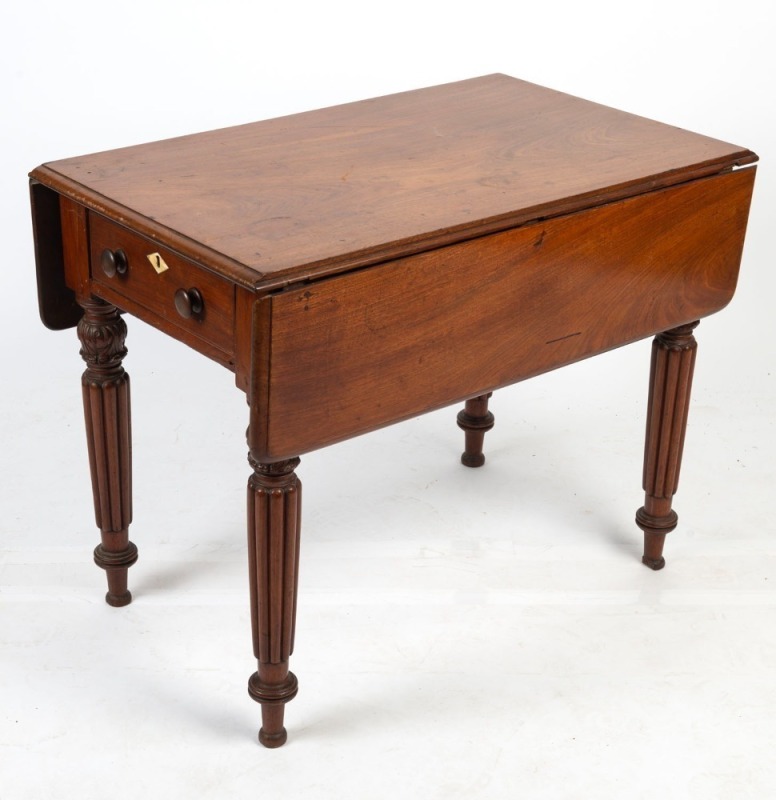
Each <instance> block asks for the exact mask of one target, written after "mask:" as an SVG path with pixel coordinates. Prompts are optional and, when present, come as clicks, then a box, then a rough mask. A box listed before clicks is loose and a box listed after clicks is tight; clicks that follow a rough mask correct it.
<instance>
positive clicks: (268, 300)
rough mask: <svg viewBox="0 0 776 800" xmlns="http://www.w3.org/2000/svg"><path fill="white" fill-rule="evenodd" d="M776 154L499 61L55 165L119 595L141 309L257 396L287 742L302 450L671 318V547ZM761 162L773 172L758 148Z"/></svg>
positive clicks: (95, 478) (261, 513) (44, 293)
mask: <svg viewBox="0 0 776 800" xmlns="http://www.w3.org/2000/svg"><path fill="white" fill-rule="evenodd" d="M756 160H757V157H756V156H755V155H754V154H753V153H752V152H750V151H749V150H746V149H743V148H740V147H736V146H734V145H731V144H726V143H724V142H720V141H717V140H714V139H709V138H707V137H705V136H700V135H697V134H694V133H688V132H687V131H683V130H680V129H677V128H673V127H669V126H667V125H663V124H660V123H657V122H652V121H650V120H646V119H643V118H640V117H636V116H633V115H631V114H626V113H623V112H621V111H616V110H614V109H611V108H606V107H604V106H600V105H597V104H595V103H590V102H587V101H585V100H580V99H578V98H575V97H571V96H569V95H565V94H561V93H559V92H555V91H551V90H549V89H544V88H541V87H539V86H535V85H532V84H530V83H525V82H523V81H519V80H515V79H513V78H510V77H507V76H504V75H490V76H487V77H482V78H476V79H473V80H468V81H461V82H458V83H451V84H447V85H444V86H437V87H434V88H430V89H422V90H419V91H414V92H405V93H402V94H397V95H392V96H389V97H382V98H378V99H374V100H367V101H364V102H360V103H351V104H348V105H343V106H338V107H335V108H329V109H324V110H321V111H313V112H309V113H305V114H296V115H293V116H289V117H284V118H281V119H274V120H269V121H265V122H258V123H254V124H250V125H242V126H238V127H234V128H227V129H224V130H216V131H211V132H208V133H199V134H195V135H192V136H184V137H181V138H177V139H171V140H168V141H163V142H156V143H153V144H145V145H140V146H138V147H128V148H124V149H120V150H114V151H111V152H105V153H98V154H95V155H89V156H83V157H80V158H72V159H67V160H64V161H58V162H55V163H50V164H45V165H43V166H41V167H38V168H37V169H36V170H34V171H33V172H32V174H31V192H32V208H33V221H34V231H35V245H36V261H37V274H38V290H39V299H40V311H41V316H42V319H43V322H44V323H45V324H46V325H47V326H48V327H50V328H54V329H62V328H69V327H73V326H77V328H78V336H79V338H80V341H81V355H82V356H83V358H84V360H85V362H86V371H85V372H84V374H83V379H82V386H83V399H84V409H85V419H86V432H87V441H88V447H89V463H90V466H91V476H92V485H93V490H94V506H95V513H96V519H97V525H98V527H99V528H100V530H101V532H102V541H101V544H99V545H98V546H97V548H96V550H95V553H94V558H95V561H96V562H97V564H98V565H99V566H100V567H102V568H103V569H105V570H106V572H107V578H108V587H109V588H108V594H107V598H106V599H107V601H108V603H110V604H111V605H114V606H123V605H126V604H127V603H129V602H130V599H131V595H130V593H129V591H128V590H127V569H128V567H130V566H131V565H132V564H134V563H135V561H136V559H137V548H136V547H135V545H134V544H132V542H130V541H129V537H128V528H129V524H130V522H131V519H132V488H131V480H132V479H131V444H130V413H129V411H130V406H129V377H128V375H127V373H126V372H125V371H124V369H123V367H122V360H123V358H124V355H125V353H126V350H125V348H124V338H125V334H126V326H125V323H124V320H123V319H122V317H121V316H120V313H121V312H128V313H129V314H132V315H134V316H137V317H140V318H141V319H143V320H145V321H146V322H148V323H150V324H151V325H153V326H155V327H156V328H158V329H159V330H161V331H163V332H164V333H166V334H168V335H169V336H172V337H174V338H176V339H178V340H180V341H182V342H184V343H185V344H187V345H189V346H190V347H193V348H194V349H195V350H197V351H198V352H200V353H202V354H203V355H205V356H208V357H209V358H211V359H215V360H216V361H217V362H219V363H220V364H222V365H223V366H224V367H227V368H228V369H230V370H232V371H233V372H234V374H235V378H236V383H237V386H238V388H239V389H241V390H242V391H243V392H245V393H246V396H247V401H248V404H249V407H250V425H249V430H248V444H249V450H250V453H249V457H248V458H249V462H250V466H251V468H252V474H251V475H250V478H249V480H248V540H249V573H250V587H251V618H252V627H253V644H254V651H255V654H256V658H257V659H258V662H259V667H258V671H257V672H256V673H254V674H253V675H252V676H251V678H250V681H249V692H250V695H251V697H253V699H254V700H256V701H258V702H259V703H260V704H261V709H262V728H261V731H260V733H259V740H260V741H261V742H262V743H263V744H265V745H267V746H268V747H277V746H279V745H281V744H283V742H284V741H285V739H286V731H285V728H284V727H283V712H284V704H285V703H286V702H287V701H288V700H290V699H292V698H293V697H294V696H295V695H296V692H297V680H296V678H295V677H294V675H293V673H291V672H289V669H288V663H289V656H290V654H291V652H292V649H293V641H294V621H295V615H296V597H297V583H298V564H299V533H300V509H301V505H300V504H301V483H300V481H299V479H298V478H297V476H296V472H295V470H296V467H297V466H298V464H299V456H300V455H301V454H303V453H306V452H309V451H311V450H314V449H316V448H319V447H323V446H325V445H329V444H333V443H335V442H339V441H342V440H344V439H348V438H350V437H352V436H357V435H359V434H362V433H367V432H369V431H372V430H375V429H376V428H379V427H382V426H384V425H389V424H391V423H393V422H397V421H398V420H403V419H407V418H409V417H413V416H415V415H417V414H421V413H423V412H426V411H430V410H432V409H437V408H441V407H443V406H446V405H449V404H451V403H456V402H463V401H465V407H464V409H463V410H462V411H461V412H460V413H459V414H458V424H459V425H460V426H461V428H463V430H464V431H465V434H466V437H465V438H466V445H465V448H466V449H465V452H464V454H463V456H462V461H463V463H464V464H465V465H467V466H470V467H476V466H480V465H482V463H483V461H484V456H483V455H482V444H483V436H484V434H485V432H486V431H487V430H489V429H490V428H491V427H492V425H493V416H492V414H491V413H490V412H489V411H488V397H489V394H490V392H492V391H493V390H494V389H497V388H499V387H502V386H506V385H508V384H511V383H514V382H515V381H519V380H522V379H524V378H529V377H531V376H533V375H538V374H539V373H542V372H546V371H547V370H551V369H554V368H556V367H560V366H563V365H564V364H570V363H572V362H574V361H578V360H580V359H582V358H587V357H588V356H592V355H595V354H597V353H601V352H604V351H606V350H609V349H611V348H614V347H618V346H620V345H623V344H626V343H629V342H633V341H636V340H638V339H641V338H643V337H646V336H650V335H654V334H656V338H655V340H654V344H653V350H652V371H651V378H650V395H649V409H648V419H647V434H646V448H645V459H644V475H643V487H644V490H645V501H644V505H643V507H641V508H640V509H639V510H638V512H637V513H636V522H637V524H638V525H639V527H641V528H642V529H643V531H644V541H645V546H644V558H643V560H644V563H645V564H647V565H648V566H650V567H652V568H653V569H660V568H661V567H662V566H663V565H664V563H665V562H664V560H663V557H662V549H663V540H664V538H665V535H666V533H667V532H669V531H671V530H673V528H674V527H675V526H676V520H677V517H676V513H675V512H674V511H673V510H672V508H671V503H672V497H673V495H674V493H675V491H676V487H677V480H678V476H679V464H680V461H681V456H682V443H683V439H684V431H685V426H686V422H687V411H688V406H689V396H690V384H691V380H692V371H693V363H694V360H695V352H696V344H695V339H694V336H693V329H694V327H695V325H696V324H697V320H698V319H699V318H700V317H703V316H706V315H708V314H711V313H713V312H715V311H718V310H719V309H721V308H722V307H723V306H725V305H726V304H727V303H728V301H729V300H730V299H731V297H732V296H733V292H734V290H735V285H736V278H737V274H738V267H739V262H740V258H741V251H742V246H743V241H744V233H745V229H746V222H747V216H748V211H749V202H750V198H751V194H752V186H753V182H754V176H755V167H753V166H748V165H751V164H753V162H755V161H756ZM740 167H746V168H740Z"/></svg>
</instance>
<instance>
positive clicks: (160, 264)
mask: <svg viewBox="0 0 776 800" xmlns="http://www.w3.org/2000/svg"><path fill="white" fill-rule="evenodd" d="M146 258H147V259H148V260H149V261H150V262H151V266H152V267H153V268H154V269H155V270H156V274H157V275H161V274H162V273H163V272H166V271H167V270H168V269H169V267H168V266H167V264H165V263H164V259H163V258H162V257H161V256H160V255H159V253H149V254H148V255H147V256H146Z"/></svg>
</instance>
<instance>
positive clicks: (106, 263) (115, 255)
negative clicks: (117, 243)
mask: <svg viewBox="0 0 776 800" xmlns="http://www.w3.org/2000/svg"><path fill="white" fill-rule="evenodd" d="M100 266H101V267H102V271H103V272H104V273H105V274H106V275H107V276H108V277H109V278H113V277H115V276H116V274H119V275H123V274H124V273H125V272H126V271H127V269H129V259H128V258H127V254H126V253H125V252H124V251H123V250H110V249H109V248H105V250H103V251H102V253H101V254H100Z"/></svg>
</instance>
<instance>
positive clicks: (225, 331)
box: [89, 212, 234, 360]
mask: <svg viewBox="0 0 776 800" xmlns="http://www.w3.org/2000/svg"><path fill="white" fill-rule="evenodd" d="M89 241H90V245H89V248H90V262H91V276H92V280H93V282H94V283H95V284H97V285H99V286H100V287H104V288H105V290H106V291H105V292H103V294H104V295H105V299H106V300H109V301H111V302H116V304H117V305H119V307H121V308H125V310H127V311H129V312H130V313H133V314H136V315H137V316H139V317H141V318H143V319H145V320H146V321H148V322H150V323H151V324H154V325H156V326H157V327H161V328H162V329H163V330H164V331H165V332H167V333H170V334H171V335H173V336H176V334H177V336H176V338H182V339H184V340H187V341H188V343H190V344H192V346H194V347H196V341H194V342H192V341H190V339H191V337H196V339H201V340H203V341H204V342H206V343H208V344H210V345H213V346H215V347H216V348H218V350H219V351H221V352H222V353H223V354H224V355H227V356H230V355H231V354H232V352H233V350H234V287H233V286H232V284H231V283H229V282H228V281H225V280H223V279H222V278H219V277H218V276H217V275H214V274H213V273H212V272H209V271H208V270H206V269H204V268H203V267H201V266H199V265H197V264H195V263H194V262H192V261H189V260H188V259H185V258H183V257H182V256H179V255H177V254H176V253H175V252H173V251H171V250H167V249H166V248H164V247H160V246H159V245H158V244H157V243H156V242H154V241H152V240H151V239H147V238H146V237H145V236H141V235H139V234H137V233H134V232H132V231H130V230H129V229H127V228H124V227H123V226H121V225H118V224H116V223H115V222H112V221H110V220H108V219H106V218H105V217H103V216H101V215H100V214H96V213H94V212H90V214H89ZM114 294H115V295H118V297H119V299H115V298H114V297H113V295H114ZM176 295H178V297H177V303H176ZM122 299H123V300H125V301H126V302H123V303H122V302H121V300H122ZM147 312H150V315H149V313H147ZM208 355H210V353H208ZM219 360H224V359H219Z"/></svg>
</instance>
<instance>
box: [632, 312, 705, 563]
mask: <svg viewBox="0 0 776 800" xmlns="http://www.w3.org/2000/svg"><path fill="white" fill-rule="evenodd" d="M697 325H698V323H697V322H692V323H690V324H689V325H682V326H681V327H679V328H675V329H673V330H669V331H664V332H663V333H660V334H658V335H657V336H656V337H655V339H654V341H653V342H652V364H651V368H650V377H649V406H648V408H647V434H646V445H645V448H644V480H643V487H644V491H645V493H646V496H645V498H644V505H643V506H642V507H641V508H640V509H639V510H638V511H637V512H636V524H637V525H638V526H639V527H640V528H641V529H642V530H643V531H644V556H643V558H642V561H643V562H644V563H645V564H646V565H647V566H648V567H651V568H652V569H662V568H663V567H664V566H665V563H666V562H665V559H664V558H663V543H664V542H665V538H666V534H667V533H670V532H671V531H672V530H674V528H676V523H677V520H678V517H677V515H676V512H675V511H673V510H672V509H671V503H672V499H673V496H674V495H675V494H676V490H677V487H678V486H679V467H680V466H681V463H682V452H683V450H684V436H685V431H686V430H687V414H688V412H689V409H690V389H691V388H692V376H693V370H694V368H695V355H696V351H697V344H696V341H695V337H694V336H693V334H692V332H693V329H694V328H695V327H696V326H697Z"/></svg>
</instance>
